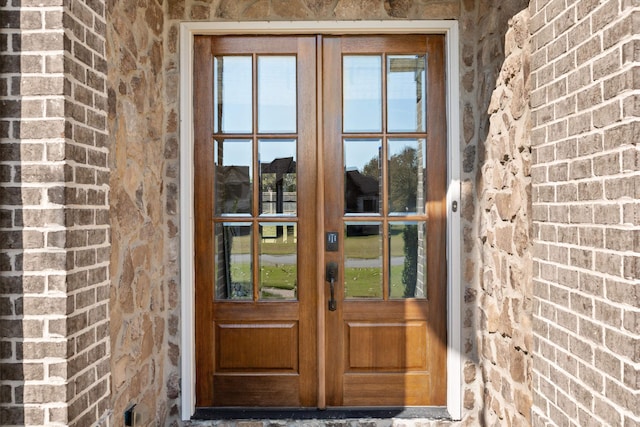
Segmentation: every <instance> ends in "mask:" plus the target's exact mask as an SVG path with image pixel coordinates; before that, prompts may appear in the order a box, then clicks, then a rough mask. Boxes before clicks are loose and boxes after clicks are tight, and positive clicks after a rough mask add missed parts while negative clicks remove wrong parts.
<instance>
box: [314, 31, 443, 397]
mask: <svg viewBox="0 0 640 427" xmlns="http://www.w3.org/2000/svg"><path fill="white" fill-rule="evenodd" d="M443 48H444V37H443V36H432V35H430V36H426V35H422V36H379V37H325V39H324V44H323V49H324V53H323V56H324V59H323V84H324V92H323V99H324V108H323V111H324V118H325V122H324V136H325V137H324V143H325V144H324V162H325V163H324V164H325V166H328V165H332V167H333V169H331V170H327V173H326V174H325V177H326V178H325V184H324V185H325V187H324V188H325V191H324V202H325V209H324V211H325V230H327V231H329V232H334V233H337V234H338V241H339V242H341V244H340V245H339V250H338V251H336V252H327V253H326V254H325V257H326V263H327V264H329V263H334V264H333V265H337V266H338V270H339V271H338V274H337V276H338V278H339V279H338V280H337V282H336V284H335V289H334V294H335V295H336V298H337V301H336V304H335V305H336V310H335V311H328V312H327V314H326V329H325V334H326V343H327V347H326V355H327V363H326V385H327V405H329V406H407V405H411V406H413V405H429V406H441V405H445V404H446V401H445V398H446V348H447V345H446V302H447V300H446V241H445V236H446V233H445V231H446V204H445V203H446V180H447V178H446V176H447V170H446V137H445V126H446V116H445V98H444V96H445V93H444V69H443V66H444V58H443ZM325 298H330V292H328V293H327V292H325Z"/></svg>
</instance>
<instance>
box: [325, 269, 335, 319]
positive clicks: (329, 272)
mask: <svg viewBox="0 0 640 427" xmlns="http://www.w3.org/2000/svg"><path fill="white" fill-rule="evenodd" d="M337 278H338V263H337V262H333V261H331V262H328V263H327V268H326V270H325V280H326V281H327V282H329V293H330V294H331V295H330V297H329V311H336V308H337V306H336V300H335V295H334V294H335V286H336V279H337Z"/></svg>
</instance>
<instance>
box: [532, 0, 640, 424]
mask: <svg viewBox="0 0 640 427" xmlns="http://www.w3.org/2000/svg"><path fill="white" fill-rule="evenodd" d="M529 10H530V13H531V20H530V25H531V33H532V39H531V48H532V73H531V82H532V93H531V108H532V127H533V129H532V133H531V141H532V146H533V163H534V165H533V167H532V171H531V176H532V181H533V195H532V197H533V216H534V217H533V218H534V234H533V237H534V240H535V246H534V268H533V280H534V282H533V292H534V299H535V304H534V331H535V341H534V359H533V360H534V365H533V391H534V397H533V399H534V410H533V421H534V424H536V425H582V426H591V425H615V426H637V425H640V393H639V392H638V390H639V389H640V365H639V364H638V363H639V362H640V358H639V356H640V282H639V281H638V278H639V277H640V268H639V267H640V151H639V146H638V144H639V143H640V120H639V117H640V96H639V95H640V66H639V65H640V40H638V34H640V5H639V3H638V2H637V1H629V0H609V1H593V0H579V1H574V2H567V5H566V7H565V2H564V1H557V0H556V1H550V0H533V1H531V4H530V7H529Z"/></svg>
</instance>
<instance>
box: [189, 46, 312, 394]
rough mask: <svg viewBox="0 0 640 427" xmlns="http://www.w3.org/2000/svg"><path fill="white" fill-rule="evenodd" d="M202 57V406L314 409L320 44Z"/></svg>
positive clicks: (198, 55)
mask: <svg viewBox="0 0 640 427" xmlns="http://www.w3.org/2000/svg"><path fill="white" fill-rule="evenodd" d="M194 49H195V52H194V54H195V55H194V56H195V64H194V73H195V75H194V83H195V86H194V93H195V103H194V110H195V111H194V113H195V114H194V116H195V126H194V130H195V141H194V143H195V158H194V166H195V168H194V169H195V176H194V180H195V185H194V187H195V189H194V190H195V240H196V253H195V275H196V313H195V322H196V337H195V338H196V378H197V379H196V405H197V406H275V407H278V406H282V407H284V406H286V407H295V406H315V405H316V401H317V391H316V389H317V387H316V384H317V362H318V361H317V321H316V307H317V291H316V283H317V279H316V271H317V269H316V263H314V262H313V261H312V260H314V259H315V257H316V253H317V251H316V249H315V247H314V246H313V242H315V241H316V223H315V220H314V218H315V216H316V206H315V203H316V198H317V197H316V161H315V159H316V100H315V98H316V80H315V79H316V39H315V37H313V36H310V37H196V39H195V46H194Z"/></svg>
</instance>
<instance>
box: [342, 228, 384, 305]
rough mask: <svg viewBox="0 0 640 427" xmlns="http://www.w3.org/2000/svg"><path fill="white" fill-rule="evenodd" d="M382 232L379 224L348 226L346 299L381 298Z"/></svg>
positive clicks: (346, 237)
mask: <svg viewBox="0 0 640 427" xmlns="http://www.w3.org/2000/svg"><path fill="white" fill-rule="evenodd" d="M381 233H382V226H381V224H380V223H379V222H349V223H346V224H345V234H344V235H345V238H344V293H345V298H382V234H381Z"/></svg>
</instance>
